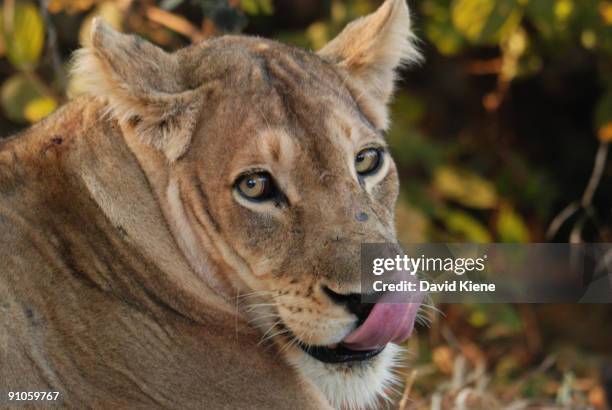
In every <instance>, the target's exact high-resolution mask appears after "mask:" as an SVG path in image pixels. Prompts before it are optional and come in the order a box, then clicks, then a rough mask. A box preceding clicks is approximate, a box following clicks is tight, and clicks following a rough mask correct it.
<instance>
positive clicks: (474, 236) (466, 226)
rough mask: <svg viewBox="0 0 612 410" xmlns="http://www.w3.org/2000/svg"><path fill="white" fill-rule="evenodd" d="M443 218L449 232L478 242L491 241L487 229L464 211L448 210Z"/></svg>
mask: <svg viewBox="0 0 612 410" xmlns="http://www.w3.org/2000/svg"><path fill="white" fill-rule="evenodd" d="M442 219H443V221H444V224H445V225H446V228H447V229H448V231H449V232H451V233H454V234H459V235H460V236H461V237H462V239H465V240H467V241H470V242H476V243H488V242H491V240H492V239H491V235H490V234H489V232H488V231H487V229H486V228H485V227H484V226H483V225H482V224H481V223H480V222H479V221H478V220H476V219H475V218H473V217H472V216H470V215H469V214H467V213H465V212H462V211H447V212H445V213H444V214H443V215H442Z"/></svg>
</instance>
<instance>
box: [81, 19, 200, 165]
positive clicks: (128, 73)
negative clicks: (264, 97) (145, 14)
mask: <svg viewBox="0 0 612 410" xmlns="http://www.w3.org/2000/svg"><path fill="white" fill-rule="evenodd" d="M73 73H74V74H75V75H76V76H78V77H79V79H81V80H83V82H84V84H85V87H86V91H87V92H88V93H90V94H92V95H95V96H98V97H102V98H105V99H107V100H108V102H109V104H110V109H111V112H112V114H113V115H114V116H115V117H116V118H117V119H118V120H119V121H121V122H124V123H125V122H130V123H131V124H133V125H134V127H135V128H136V132H137V133H138V134H139V135H140V137H141V139H142V141H143V142H145V143H147V144H150V145H152V146H154V147H156V148H157V149H159V150H160V151H162V152H163V153H164V154H165V155H166V157H167V158H168V160H169V161H171V162H172V161H175V160H176V159H178V158H179V157H180V156H181V155H183V154H184V152H185V150H186V149H187V147H188V146H189V143H190V141H191V137H192V135H193V132H194V128H195V125H196V121H197V114H198V111H199V108H200V107H201V101H200V98H199V97H198V93H196V92H195V91H193V90H188V89H187V87H185V86H184V85H183V84H182V76H181V75H180V73H181V71H180V67H179V63H178V61H177V59H176V57H175V56H174V55H172V54H168V53H166V52H165V51H163V50H162V49H160V48H159V47H156V46H154V45H153V44H151V43H149V42H147V41H145V40H143V39H141V38H140V37H136V36H129V35H125V34H121V33H118V32H117V31H115V30H114V29H112V28H111V27H109V26H108V25H107V24H106V23H104V22H103V21H102V20H101V19H99V18H96V19H94V22H93V24H92V29H91V46H89V47H87V48H84V49H82V50H79V51H78V54H77V56H76V61H75V66H74V69H73Z"/></svg>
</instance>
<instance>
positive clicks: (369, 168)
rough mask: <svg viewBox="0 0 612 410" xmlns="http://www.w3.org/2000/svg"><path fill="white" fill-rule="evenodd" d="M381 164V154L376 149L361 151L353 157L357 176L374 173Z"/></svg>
mask: <svg viewBox="0 0 612 410" xmlns="http://www.w3.org/2000/svg"><path fill="white" fill-rule="evenodd" d="M381 164H382V153H381V152H380V149H377V148H366V149H364V150H361V151H360V152H359V153H358V154H357V156H356V157H355V169H356V170H357V173H358V174H359V176H367V175H370V174H373V173H375V172H376V171H378V169H379V168H380V165H381Z"/></svg>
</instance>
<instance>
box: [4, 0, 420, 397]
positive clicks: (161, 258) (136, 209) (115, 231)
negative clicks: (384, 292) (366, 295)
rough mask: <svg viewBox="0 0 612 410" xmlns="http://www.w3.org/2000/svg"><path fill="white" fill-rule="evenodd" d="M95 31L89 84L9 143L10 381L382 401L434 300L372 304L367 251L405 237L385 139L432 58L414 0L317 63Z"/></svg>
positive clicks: (79, 388)
mask: <svg viewBox="0 0 612 410" xmlns="http://www.w3.org/2000/svg"><path fill="white" fill-rule="evenodd" d="M91 36H92V37H91V46H90V47H88V48H85V49H83V50H81V51H80V52H78V55H77V57H76V68H75V69H76V71H77V72H78V75H79V76H81V77H86V78H87V80H88V81H87V83H88V95H87V96H82V97H79V98H78V99H75V100H74V101H72V102H71V103H69V104H68V105H66V106H64V107H63V108H62V109H60V110H59V111H58V112H56V113H55V114H53V115H52V116H51V117H50V118H48V119H46V120H45V121H43V122H42V123H39V124H37V125H35V126H33V127H32V128H31V129H30V130H28V131H26V132H25V133H23V134H21V135H18V136H16V137H13V138H11V139H8V140H5V141H3V142H2V143H0V144H1V145H0V193H1V196H0V261H1V266H0V354H1V356H0V391H4V392H5V393H6V392H7V391H34V390H46V391H58V392H60V396H59V399H58V400H59V403H61V404H63V405H64V406H68V407H74V408H83V407H94V408H99V407H103V408H113V407H119V408H147V409H149V408H157V407H160V408H211V409H224V408H231V409H235V408H292V409H325V408H332V407H333V408H363V407H367V406H375V405H376V403H378V400H379V399H380V397H381V396H384V395H385V393H386V391H387V387H388V386H389V384H391V383H392V381H393V377H392V368H393V367H394V365H395V364H396V362H397V359H398V357H399V356H398V355H399V348H398V347H397V345H396V344H397V343H399V342H402V341H403V340H405V339H406V338H407V337H408V336H409V335H410V333H411V331H412V328H413V325H414V321H415V316H416V314H417V310H418V303H411V304H384V303H382V302H381V303H377V304H374V305H367V304H362V303H360V297H359V291H360V275H359V272H360V266H359V264H360V258H359V254H360V244H362V243H366V242H387V243H395V242H396V237H395V231H394V226H393V216H394V212H393V208H394V203H395V201H396V197H397V194H398V176H397V171H396V167H395V165H394V163H393V160H392V159H391V157H390V156H389V153H388V151H387V149H386V147H385V141H384V139H383V137H382V132H383V130H384V129H385V128H387V126H388V123H389V120H388V115H387V103H388V101H389V99H390V97H391V94H392V91H393V84H394V77H395V74H394V73H395V70H396V69H397V67H398V66H399V65H400V64H402V63H403V62H409V61H414V60H416V59H417V58H418V53H417V51H416V50H415V47H414V46H413V41H412V34H411V32H410V18H409V12H408V8H407V6H406V4H405V3H404V0H386V1H385V2H384V4H383V5H382V6H381V7H380V8H379V9H378V10H377V11H376V12H375V13H373V14H371V15H369V16H367V17H364V18H361V19H359V20H357V21H355V22H353V23H352V24H350V25H349V26H348V27H347V28H346V29H345V30H344V31H343V32H342V33H341V34H340V35H339V36H338V37H337V38H336V39H334V40H333V41H332V42H330V43H329V44H328V45H327V46H326V47H324V48H323V49H322V50H321V51H320V52H318V53H317V54H314V53H310V52H306V51H303V50H299V49H296V48H292V47H288V46H284V45H281V44H278V43H276V42H273V41H268V40H264V39H260V38H252V37H244V36H225V37H220V38H216V39H213V40H209V41H205V42H203V43H200V44H197V45H193V46H190V47H187V48H185V49H182V50H180V51H178V52H176V53H173V54H168V53H166V52H164V51H162V50H161V49H159V48H157V47H155V46H153V45H152V44H150V43H147V42H145V41H144V40H142V39H139V38H137V37H133V36H128V35H124V34H120V33H117V32H115V31H113V30H112V29H110V28H109V27H108V26H106V25H105V24H104V23H103V22H101V21H99V20H96V21H95V22H94V24H93V29H92V34H91ZM3 402H4V403H5V404H6V398H5V397H2V398H0V403H3ZM38 403H39V404H37V405H41V404H40V402H38Z"/></svg>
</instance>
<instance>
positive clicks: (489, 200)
mask: <svg viewBox="0 0 612 410" xmlns="http://www.w3.org/2000/svg"><path fill="white" fill-rule="evenodd" d="M433 186H434V188H435V189H436V190H437V191H438V192H439V193H440V194H441V195H442V196H443V197H444V198H447V199H450V200H453V201H456V202H458V203H460V204H461V205H464V206H466V207H468V208H475V209H491V208H494V207H495V206H496V205H497V202H498V197H497V191H496V189H495V186H494V185H493V184H492V183H491V182H489V181H487V180H485V179H484V178H482V177H480V176H478V175H476V174H474V173H472V172H470V171H467V170H460V169H457V168H453V167H449V166H442V167H439V168H437V169H436V171H435V174H434V181H433Z"/></svg>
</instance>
